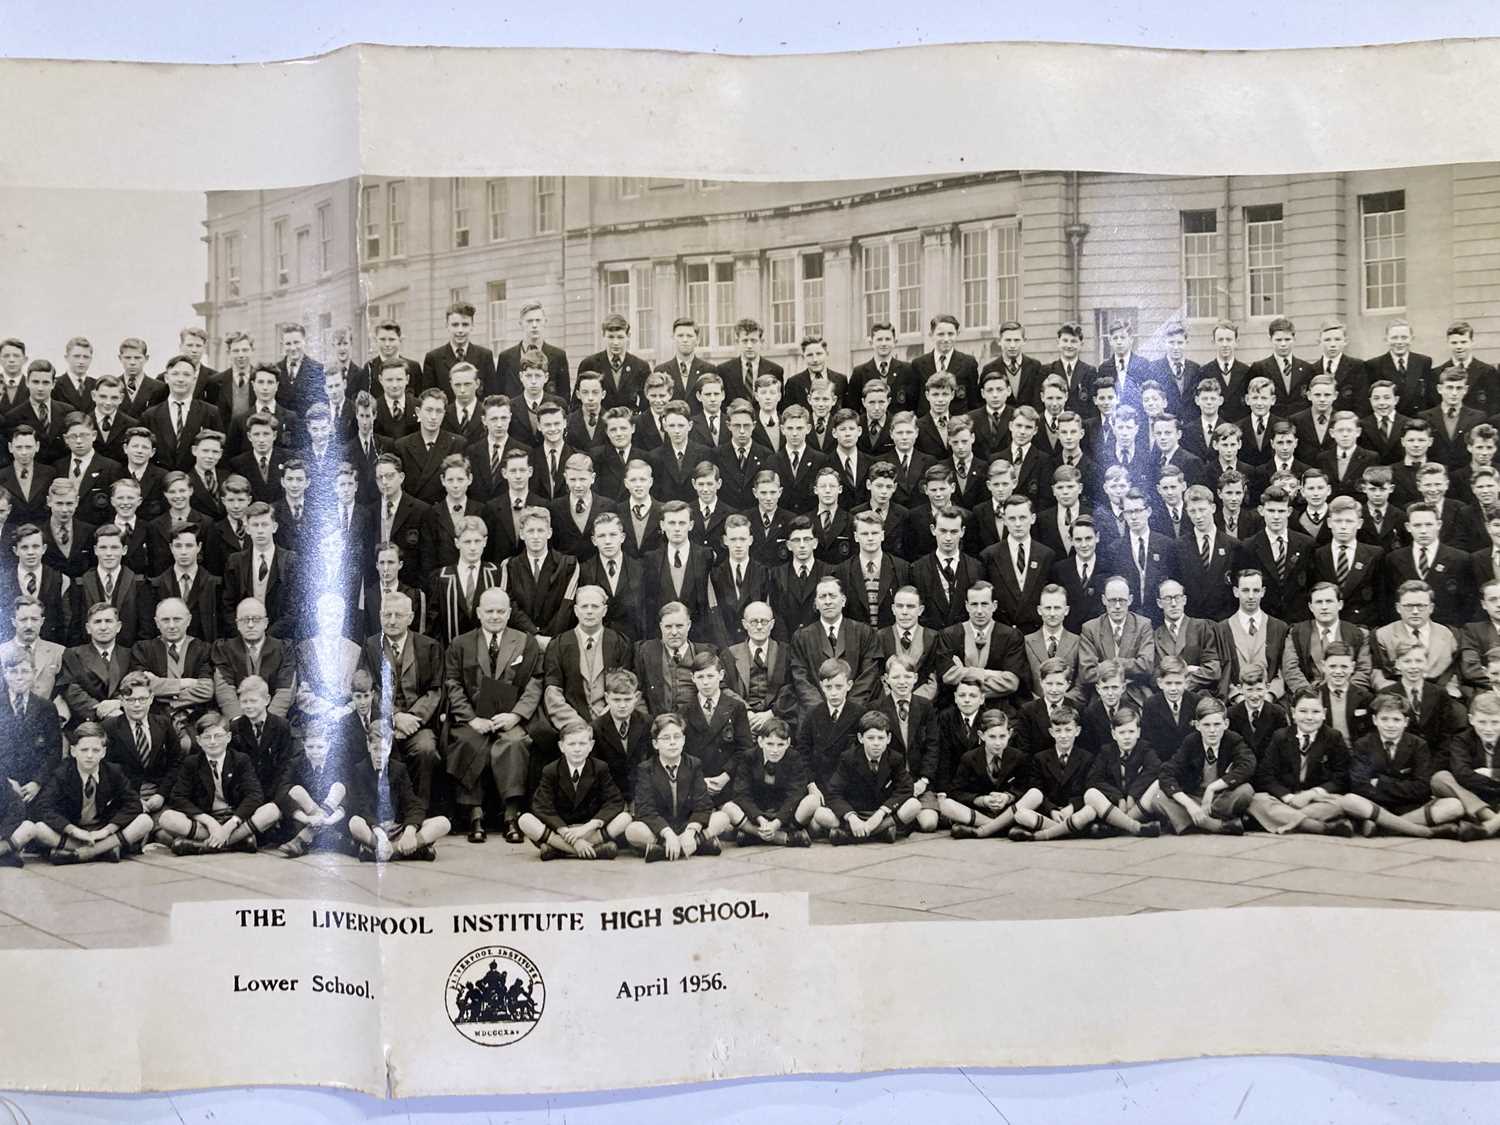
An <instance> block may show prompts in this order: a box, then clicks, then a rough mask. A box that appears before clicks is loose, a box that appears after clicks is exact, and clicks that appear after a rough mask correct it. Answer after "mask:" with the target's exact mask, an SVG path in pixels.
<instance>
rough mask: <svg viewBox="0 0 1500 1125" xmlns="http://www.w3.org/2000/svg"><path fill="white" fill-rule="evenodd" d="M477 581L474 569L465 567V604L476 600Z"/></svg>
mask: <svg viewBox="0 0 1500 1125" xmlns="http://www.w3.org/2000/svg"><path fill="white" fill-rule="evenodd" d="M475 581H476V577H475V574H474V568H473V567H472V566H466V567H464V583H463V587H464V601H465V602H472V601H473V600H474V583H475Z"/></svg>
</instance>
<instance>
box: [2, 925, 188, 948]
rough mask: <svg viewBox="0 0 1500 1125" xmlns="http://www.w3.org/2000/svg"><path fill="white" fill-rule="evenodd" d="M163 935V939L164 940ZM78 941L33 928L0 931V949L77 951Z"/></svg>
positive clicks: (7, 927)
mask: <svg viewBox="0 0 1500 1125" xmlns="http://www.w3.org/2000/svg"><path fill="white" fill-rule="evenodd" d="M165 936H166V935H165V934H163V938H165ZM81 945H82V942H79V941H67V940H65V939H63V938H60V937H57V936H56V935H54V934H49V933H46V932H44V931H42V930H38V929H36V928H35V927H34V926H6V927H5V928H4V929H0V949H78V948H79V947H80V946H81Z"/></svg>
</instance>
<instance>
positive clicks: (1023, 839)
mask: <svg viewBox="0 0 1500 1125" xmlns="http://www.w3.org/2000/svg"><path fill="white" fill-rule="evenodd" d="M1006 835H1007V836H1009V837H1010V838H1011V839H1012V840H1014V841H1015V842H1016V843H1018V844H1025V843H1028V842H1029V841H1031V840H1035V839H1036V837H1035V836H1034V835H1032V833H1031V832H1029V831H1027V830H1026V829H1025V828H1022V827H1021V826H1020V825H1019V824H1018V825H1016V826H1015V827H1014V828H1012V829H1011V830H1010V831H1009V832H1007V833H1006Z"/></svg>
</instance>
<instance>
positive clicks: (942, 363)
mask: <svg viewBox="0 0 1500 1125" xmlns="http://www.w3.org/2000/svg"><path fill="white" fill-rule="evenodd" d="M938 370H939V371H947V370H948V357H947V355H946V354H945V355H940V356H938Z"/></svg>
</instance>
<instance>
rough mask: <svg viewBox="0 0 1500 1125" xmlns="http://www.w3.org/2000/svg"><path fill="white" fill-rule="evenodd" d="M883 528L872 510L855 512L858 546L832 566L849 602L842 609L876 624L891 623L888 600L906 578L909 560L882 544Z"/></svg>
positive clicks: (857, 617)
mask: <svg viewBox="0 0 1500 1125" xmlns="http://www.w3.org/2000/svg"><path fill="white" fill-rule="evenodd" d="M885 539H886V530H885V527H884V525H883V524H882V523H881V519H880V517H879V516H878V515H877V514H876V513H874V512H871V511H868V510H865V511H861V512H859V513H858V514H856V515H855V516H854V540H855V543H856V544H857V547H858V549H857V550H856V551H855V552H854V554H853V555H851V556H850V557H849V559H848V560H847V561H845V562H843V563H840V564H838V565H837V566H835V567H834V569H833V575H834V576H835V577H836V578H838V580H839V581H840V582H842V583H843V586H844V590H845V593H846V594H847V596H848V602H847V605H846V606H845V611H846V612H847V613H848V614H849V616H850V617H852V618H853V619H854V620H856V621H859V622H861V623H863V624H865V625H874V626H876V627H877V628H878V627H880V626H885V625H889V624H891V622H892V621H893V620H894V617H893V616H892V609H891V603H892V600H893V599H894V598H895V596H896V591H897V590H898V589H900V588H901V587H902V586H905V585H906V584H907V582H908V580H909V579H908V571H909V567H908V564H907V563H906V561H905V560H904V559H901V558H898V557H896V556H895V555H893V554H891V553H890V552H889V551H888V550H887V549H886V547H885Z"/></svg>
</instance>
